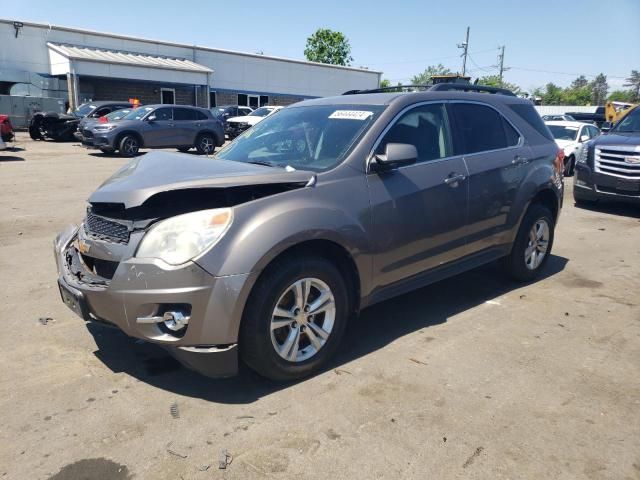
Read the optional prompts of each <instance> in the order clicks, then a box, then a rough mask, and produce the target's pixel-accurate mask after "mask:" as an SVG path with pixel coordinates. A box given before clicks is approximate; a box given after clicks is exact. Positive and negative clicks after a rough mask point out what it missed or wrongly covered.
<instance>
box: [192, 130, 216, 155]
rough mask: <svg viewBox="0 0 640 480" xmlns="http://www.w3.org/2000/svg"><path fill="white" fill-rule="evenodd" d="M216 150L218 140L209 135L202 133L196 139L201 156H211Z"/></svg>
mask: <svg viewBox="0 0 640 480" xmlns="http://www.w3.org/2000/svg"><path fill="white" fill-rule="evenodd" d="M215 149H216V140H215V138H213V135H211V134H209V133H201V134H200V135H198V138H196V150H197V151H198V153H199V154H200V155H210V154H212V153H213V152H214V151H215Z"/></svg>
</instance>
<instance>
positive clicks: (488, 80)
mask: <svg viewBox="0 0 640 480" xmlns="http://www.w3.org/2000/svg"><path fill="white" fill-rule="evenodd" d="M478 85H487V86H489V87H500V88H506V89H507V90H511V91H512V92H513V93H520V87H519V86H518V85H516V84H515V83H509V82H505V81H504V79H503V80H502V82H501V81H500V76H499V75H485V76H484V77H480V78H478Z"/></svg>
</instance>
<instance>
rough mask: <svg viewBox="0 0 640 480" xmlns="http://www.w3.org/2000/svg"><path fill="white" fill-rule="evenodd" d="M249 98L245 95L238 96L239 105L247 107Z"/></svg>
mask: <svg viewBox="0 0 640 480" xmlns="http://www.w3.org/2000/svg"><path fill="white" fill-rule="evenodd" d="M248 101H249V98H248V97H247V95H246V94H244V93H239V94H238V105H247V103H248Z"/></svg>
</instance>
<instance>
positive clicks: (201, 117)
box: [194, 110, 209, 120]
mask: <svg viewBox="0 0 640 480" xmlns="http://www.w3.org/2000/svg"><path fill="white" fill-rule="evenodd" d="M194 112H195V114H196V120H207V119H208V118H209V117H207V116H206V115H205V114H204V112H201V111H200V110H194Z"/></svg>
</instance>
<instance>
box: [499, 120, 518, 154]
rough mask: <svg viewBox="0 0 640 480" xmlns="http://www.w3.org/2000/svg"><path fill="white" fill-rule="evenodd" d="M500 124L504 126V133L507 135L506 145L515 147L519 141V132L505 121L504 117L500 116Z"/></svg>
mask: <svg viewBox="0 0 640 480" xmlns="http://www.w3.org/2000/svg"><path fill="white" fill-rule="evenodd" d="M502 125H503V126H504V133H505V134H506V136H507V147H515V146H516V145H518V142H519V141H520V134H519V133H518V132H517V130H516V129H515V128H513V127H512V126H511V124H510V123H509V122H507V121H506V120H505V119H504V117H503V118H502Z"/></svg>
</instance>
